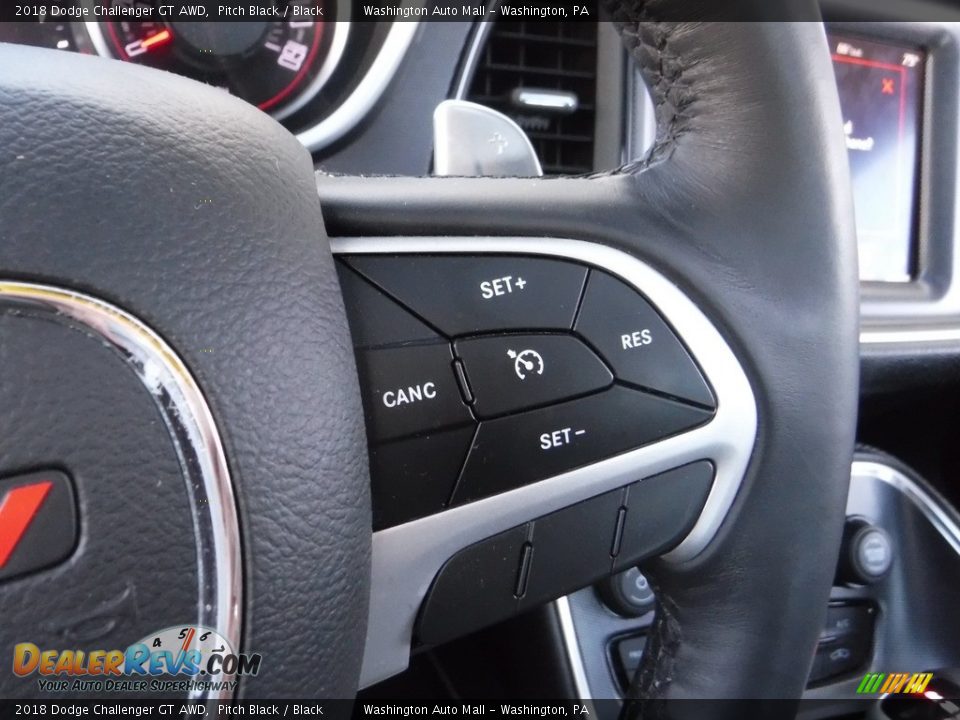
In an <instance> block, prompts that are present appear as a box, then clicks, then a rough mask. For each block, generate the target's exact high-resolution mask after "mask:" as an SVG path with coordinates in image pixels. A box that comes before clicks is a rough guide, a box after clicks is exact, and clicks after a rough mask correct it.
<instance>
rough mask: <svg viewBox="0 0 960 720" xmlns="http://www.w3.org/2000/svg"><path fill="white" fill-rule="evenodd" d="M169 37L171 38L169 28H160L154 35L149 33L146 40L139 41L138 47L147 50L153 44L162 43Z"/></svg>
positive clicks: (171, 34)
mask: <svg viewBox="0 0 960 720" xmlns="http://www.w3.org/2000/svg"><path fill="white" fill-rule="evenodd" d="M171 39H173V33H171V32H170V31H169V30H161V31H160V32H158V33H157V34H156V35H151V36H150V37H148V38H147V39H146V40H143V41H142V42H141V43H140V47H142V48H143V49H144V50H149V49H150V48H151V47H153V46H154V45H162V44H163V43H165V42H168V41H169V40H171Z"/></svg>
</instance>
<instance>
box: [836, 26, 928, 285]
mask: <svg viewBox="0 0 960 720" xmlns="http://www.w3.org/2000/svg"><path fill="white" fill-rule="evenodd" d="M830 45H831V53H832V57H833V66H834V72H835V73H836V76H837V88H838V89H839V91H840V107H841V109H842V111H843V130H844V133H845V134H846V137H847V151H848V154H849V156H850V171H851V173H852V175H853V192H854V205H855V209H856V215H857V236H858V239H859V245H860V279H861V280H865V281H880V282H904V281H908V280H910V279H911V276H912V274H913V258H914V254H915V253H914V238H915V234H916V215H915V211H916V207H917V177H918V170H917V166H918V163H919V146H920V110H921V104H922V98H923V95H922V90H923V87H922V85H923V68H924V54H923V52H922V51H921V50H919V49H917V48H910V47H901V46H898V45H893V44H889V43H886V42H876V41H874V40H865V39H862V38H857V37H852V36H850V37H847V36H841V35H835V34H831V35H830Z"/></svg>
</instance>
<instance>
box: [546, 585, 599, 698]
mask: <svg viewBox="0 0 960 720" xmlns="http://www.w3.org/2000/svg"><path fill="white" fill-rule="evenodd" d="M553 607H554V609H555V610H556V611H557V620H558V621H559V622H560V635H561V636H562V637H563V647H564V649H565V650H566V651H567V660H568V661H569V662H570V672H571V673H572V674H573V686H574V687H575V688H576V689H577V697H578V698H579V699H581V700H591V699H593V696H592V695H591V694H590V683H589V682H588V681H587V671H586V667H585V666H584V663H583V655H581V654H580V643H579V641H578V640H577V631H576V628H575V627H574V623H573V614H572V613H571V612H570V600H568V599H567V597H566V596H564V597H562V598H557V599H556V600H554V602H553ZM591 714H592V715H596V713H593V712H591Z"/></svg>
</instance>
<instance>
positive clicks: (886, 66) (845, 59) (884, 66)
mask: <svg viewBox="0 0 960 720" xmlns="http://www.w3.org/2000/svg"><path fill="white" fill-rule="evenodd" d="M830 57H831V58H833V59H834V60H835V61H836V62H842V63H848V64H850V65H865V66H866V67H872V68H880V69H881V70H892V71H893V72H899V73H902V72H906V70H907V69H906V68H905V67H904V66H903V65H894V64H893V63H885V62H880V61H879V60H867V59H866V58H857V57H850V56H849V55H838V54H837V53H834V54H833V55H831V56H830Z"/></svg>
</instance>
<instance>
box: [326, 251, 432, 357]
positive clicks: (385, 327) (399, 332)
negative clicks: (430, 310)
mask: <svg viewBox="0 0 960 720" xmlns="http://www.w3.org/2000/svg"><path fill="white" fill-rule="evenodd" d="M337 273H338V275H339V276H340V289H341V290H342V292H343V299H344V305H345V306H346V309H347V319H348V320H349V322H350V334H351V335H352V336H353V344H354V346H355V347H357V348H371V347H377V346H383V345H397V344H404V345H406V344H410V343H417V342H424V341H433V342H442V341H443V338H441V337H440V336H439V335H438V334H437V333H436V332H435V331H434V330H432V329H431V328H429V327H427V326H426V325H425V324H424V323H423V322H422V321H420V320H419V319H417V318H416V317H414V316H413V315H411V314H410V313H409V312H408V311H407V309H406V308H404V307H402V306H401V305H399V304H398V303H396V302H394V301H393V300H391V299H390V298H389V297H387V296H386V295H384V294H383V293H382V292H380V291H379V290H378V289H377V288H375V287H374V286H373V285H371V284H370V283H368V282H367V281H366V280H364V279H363V278H362V277H360V276H359V275H357V274H356V273H355V272H354V271H353V270H351V269H349V268H348V267H346V266H345V265H344V264H343V263H341V262H338V263H337Z"/></svg>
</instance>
